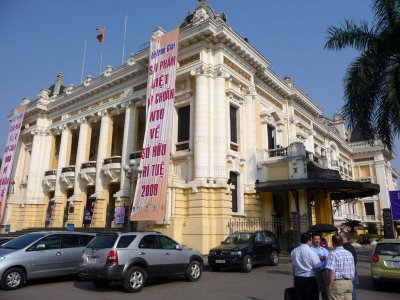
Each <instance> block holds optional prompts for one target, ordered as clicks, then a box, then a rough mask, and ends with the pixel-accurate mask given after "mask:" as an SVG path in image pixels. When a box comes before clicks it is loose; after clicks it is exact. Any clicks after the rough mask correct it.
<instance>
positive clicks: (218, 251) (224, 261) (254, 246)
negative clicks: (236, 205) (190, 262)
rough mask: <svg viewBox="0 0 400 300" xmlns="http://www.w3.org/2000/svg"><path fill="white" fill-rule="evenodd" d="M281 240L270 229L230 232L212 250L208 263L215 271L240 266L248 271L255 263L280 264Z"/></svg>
mask: <svg viewBox="0 0 400 300" xmlns="http://www.w3.org/2000/svg"><path fill="white" fill-rule="evenodd" d="M279 252H280V248H279V241H278V239H277V238H276V237H275V235H274V234H273V233H272V232H270V231H261V230H260V231H243V232H235V233H232V234H230V235H229V236H228V237H227V238H226V239H225V240H224V241H222V242H221V245H219V246H217V247H215V248H213V249H211V250H210V252H209V255H208V264H209V265H210V268H211V269H212V270H213V271H218V270H219V269H220V268H221V267H228V266H238V267H241V268H242V270H243V271H244V272H246V273H248V272H251V270H252V268H253V265H255V264H269V265H272V266H276V265H278V264H279Z"/></svg>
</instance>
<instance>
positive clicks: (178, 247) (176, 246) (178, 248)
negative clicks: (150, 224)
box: [175, 245, 183, 250]
mask: <svg viewBox="0 0 400 300" xmlns="http://www.w3.org/2000/svg"><path fill="white" fill-rule="evenodd" d="M175 249H176V250H182V249H183V247H182V246H181V245H175Z"/></svg>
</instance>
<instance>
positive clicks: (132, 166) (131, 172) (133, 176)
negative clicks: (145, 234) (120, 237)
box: [123, 159, 143, 231]
mask: <svg viewBox="0 0 400 300" xmlns="http://www.w3.org/2000/svg"><path fill="white" fill-rule="evenodd" d="M123 170H124V172H125V177H126V178H128V179H129V183H130V196H129V200H130V201H129V207H128V219H127V222H126V224H125V227H126V229H127V230H128V231H132V230H136V228H137V222H135V224H134V222H133V221H130V216H131V212H132V205H133V200H134V197H135V191H136V182H137V179H138V177H139V175H140V173H142V171H143V167H142V166H141V165H140V164H139V163H138V162H137V161H136V160H135V159H130V160H129V164H128V165H124V166H123ZM134 183H135V185H134Z"/></svg>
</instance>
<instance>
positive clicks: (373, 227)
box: [367, 223, 378, 234]
mask: <svg viewBox="0 0 400 300" xmlns="http://www.w3.org/2000/svg"><path fill="white" fill-rule="evenodd" d="M367 230H368V233H369V234H378V227H376V224H375V223H367Z"/></svg>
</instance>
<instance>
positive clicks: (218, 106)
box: [196, 68, 228, 183]
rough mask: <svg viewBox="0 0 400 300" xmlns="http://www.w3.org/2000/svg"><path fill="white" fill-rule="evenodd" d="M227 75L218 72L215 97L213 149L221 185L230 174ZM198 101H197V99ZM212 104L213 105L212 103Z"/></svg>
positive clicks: (215, 171) (216, 170)
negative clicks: (228, 161) (228, 171)
mask: <svg viewBox="0 0 400 300" xmlns="http://www.w3.org/2000/svg"><path fill="white" fill-rule="evenodd" d="M226 78H227V75H226V74H225V72H224V71H223V69H222V68H219V69H218V70H217V76H216V78H215V80H214V82H215V86H214V89H215V97H214V98H213V101H212V105H213V121H214V124H213V127H214V129H213V132H214V138H213V143H212V145H210V146H211V147H213V148H214V149H213V150H214V151H213V156H214V160H213V161H214V167H213V168H214V172H213V173H214V177H215V178H216V180H217V181H220V182H221V183H226V178H227V177H228V174H227V173H226V170H225V169H226V154H227V142H228V137H227V128H226V120H227V118H228V117H227V116H226V112H227V110H226V102H227V101H226V94H225V79H226ZM196 100H197V99H196ZM210 104H211V103H210ZM204 105H205V104H204Z"/></svg>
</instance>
